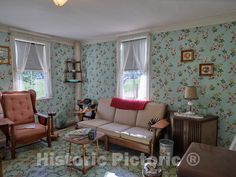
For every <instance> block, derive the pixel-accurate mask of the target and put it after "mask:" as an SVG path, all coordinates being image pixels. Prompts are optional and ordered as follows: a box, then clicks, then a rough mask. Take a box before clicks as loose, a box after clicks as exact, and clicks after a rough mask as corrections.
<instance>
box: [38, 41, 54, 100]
mask: <svg viewBox="0 0 236 177" xmlns="http://www.w3.org/2000/svg"><path fill="white" fill-rule="evenodd" d="M35 48H36V53H37V56H38V59H39V63H40V65H41V67H42V70H43V74H44V79H45V86H46V89H45V92H46V97H51V96H52V86H51V69H50V68H51V62H50V44H46V45H40V44H36V45H35Z"/></svg>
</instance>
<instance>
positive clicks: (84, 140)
mask: <svg viewBox="0 0 236 177" xmlns="http://www.w3.org/2000/svg"><path fill="white" fill-rule="evenodd" d="M103 137H104V133H102V132H99V131H97V135H96V138H95V139H94V140H90V139H88V136H85V137H70V136H67V135H66V136H65V137H64V138H63V140H64V141H66V142H68V143H69V157H70V164H68V167H70V168H74V169H76V170H79V171H81V172H82V173H83V174H86V173H87V171H88V170H90V169H91V168H93V167H94V166H95V165H97V162H98V156H99V145H98V140H99V139H101V138H103ZM93 142H96V163H95V164H91V165H86V157H87V153H88V151H87V148H86V147H85V145H90V144H92V143H93ZM72 144H77V145H79V146H81V148H80V151H81V158H82V168H80V167H78V166H76V165H74V162H73V161H72V159H71V149H72V148H71V145H72ZM74 160H75V159H74ZM77 160H78V159H77Z"/></svg>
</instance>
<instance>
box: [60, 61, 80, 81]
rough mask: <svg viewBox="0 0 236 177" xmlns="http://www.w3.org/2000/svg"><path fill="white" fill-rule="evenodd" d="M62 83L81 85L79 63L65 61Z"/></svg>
mask: <svg viewBox="0 0 236 177" xmlns="http://www.w3.org/2000/svg"><path fill="white" fill-rule="evenodd" d="M64 75H65V79H64V83H82V82H83V79H82V71H81V61H76V60H74V59H68V60H66V61H65V70H64Z"/></svg>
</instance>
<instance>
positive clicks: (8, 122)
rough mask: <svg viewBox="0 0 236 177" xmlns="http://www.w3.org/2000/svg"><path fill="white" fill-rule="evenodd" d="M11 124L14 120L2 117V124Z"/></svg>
mask: <svg viewBox="0 0 236 177" xmlns="http://www.w3.org/2000/svg"><path fill="white" fill-rule="evenodd" d="M11 124H12V122H11V121H10V120H9V119H6V118H0V126H4V125H11Z"/></svg>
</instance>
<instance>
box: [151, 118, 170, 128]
mask: <svg viewBox="0 0 236 177" xmlns="http://www.w3.org/2000/svg"><path fill="white" fill-rule="evenodd" d="M169 124H170V123H169V122H168V121H167V120H165V119H161V120H160V121H158V122H156V123H155V124H154V125H152V126H151V128H152V129H164V128H166V127H167V126H168V125H169Z"/></svg>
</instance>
